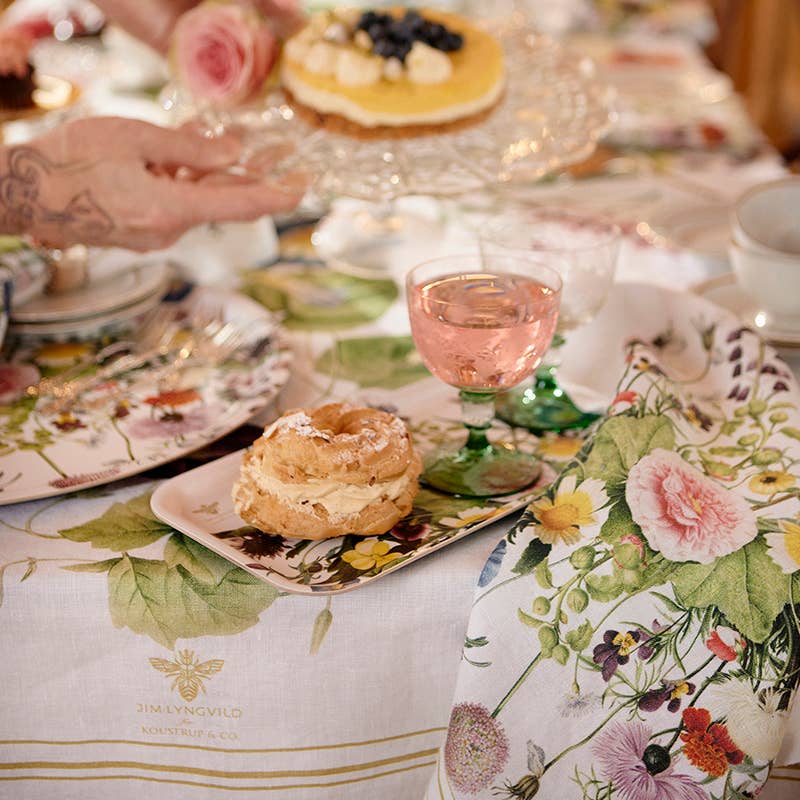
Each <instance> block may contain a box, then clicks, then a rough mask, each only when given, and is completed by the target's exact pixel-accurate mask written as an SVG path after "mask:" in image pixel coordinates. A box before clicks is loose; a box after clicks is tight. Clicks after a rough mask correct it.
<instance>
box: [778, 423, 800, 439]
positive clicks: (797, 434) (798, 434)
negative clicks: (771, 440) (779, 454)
mask: <svg viewBox="0 0 800 800" xmlns="http://www.w3.org/2000/svg"><path fill="white" fill-rule="evenodd" d="M781 433H782V434H783V435H784V436H788V437H790V438H791V439H797V440H798V441H800V429H798V428H793V427H792V426H791V425H787V426H786V427H785V428H781Z"/></svg>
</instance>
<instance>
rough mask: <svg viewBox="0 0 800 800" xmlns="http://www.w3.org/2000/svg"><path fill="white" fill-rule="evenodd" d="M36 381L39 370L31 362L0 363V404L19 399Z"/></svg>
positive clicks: (37, 380)
mask: <svg viewBox="0 0 800 800" xmlns="http://www.w3.org/2000/svg"><path fill="white" fill-rule="evenodd" d="M38 382H39V370H38V369H36V367H34V366H33V365H32V364H0V406H7V405H10V404H11V403H13V402H14V401H16V400H19V399H20V398H21V397H23V396H24V395H25V390H26V389H27V388H28V386H34V385H35V384H36V383H38Z"/></svg>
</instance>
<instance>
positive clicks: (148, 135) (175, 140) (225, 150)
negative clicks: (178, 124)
mask: <svg viewBox="0 0 800 800" xmlns="http://www.w3.org/2000/svg"><path fill="white" fill-rule="evenodd" d="M241 149H242V144H241V140H240V139H239V137H238V136H235V135H234V134H227V133H226V134H223V135H222V136H214V137H211V138H207V137H204V136H201V135H200V134H198V133H196V132H195V131H194V130H192V129H190V128H175V129H170V128H159V127H158V126H156V125H147V126H146V127H145V128H143V129H142V131H141V135H140V138H139V141H138V150H139V153H140V154H141V155H142V156H143V157H144V158H145V159H146V160H147V161H148V162H150V163H151V164H155V165H158V166H162V167H169V168H172V169H174V168H176V167H179V166H180V167H188V168H190V169H192V170H199V171H209V170H215V169H221V168H223V167H226V166H230V165H231V164H234V163H236V161H237V159H238V158H239V155H240V153H241Z"/></svg>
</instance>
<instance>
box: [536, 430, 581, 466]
mask: <svg viewBox="0 0 800 800" xmlns="http://www.w3.org/2000/svg"><path fill="white" fill-rule="evenodd" d="M582 444H583V441H582V440H581V439H578V438H577V437H571V436H556V437H554V438H552V439H542V441H541V442H539V447H538V450H539V454H540V455H543V456H549V457H550V458H555V459H558V460H559V461H564V460H566V459H568V458H572V456H574V455H575V453H577V452H578V450H580V449H581V445H582Z"/></svg>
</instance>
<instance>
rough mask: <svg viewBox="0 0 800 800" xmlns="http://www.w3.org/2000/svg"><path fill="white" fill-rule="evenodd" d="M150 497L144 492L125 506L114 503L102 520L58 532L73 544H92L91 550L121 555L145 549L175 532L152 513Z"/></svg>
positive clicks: (148, 493)
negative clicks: (95, 549)
mask: <svg viewBox="0 0 800 800" xmlns="http://www.w3.org/2000/svg"><path fill="white" fill-rule="evenodd" d="M150 495H151V492H145V494H142V495H139V496H138V497H134V498H132V499H130V500H128V501H127V502H125V503H114V505H112V506H111V508H109V509H108V511H106V512H105V514H103V516H102V517H98V518H97V519H93V520H91V521H90V522H86V523H84V524H83V525H77V526H76V527H74V528H66V529H64V530H61V531H59V533H60V534H61V536H63V537H64V538H65V539H69V540H70V541H73V542H89V543H90V544H91V546H92V547H98V548H103V549H105V550H114V551H116V552H119V553H122V552H124V551H126V550H136V549H137V548H139V547H145V546H147V545H148V544H152V543H153V542H156V541H158V540H159V539H160V538H161V537H162V536H166V535H167V534H168V533H172V532H173V529H172V528H170V527H169V525H166V524H165V523H163V522H161V520H159V519H156V517H155V515H154V514H153V512H152V511H151V510H150Z"/></svg>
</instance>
